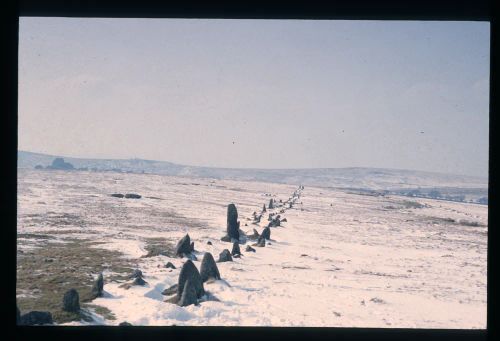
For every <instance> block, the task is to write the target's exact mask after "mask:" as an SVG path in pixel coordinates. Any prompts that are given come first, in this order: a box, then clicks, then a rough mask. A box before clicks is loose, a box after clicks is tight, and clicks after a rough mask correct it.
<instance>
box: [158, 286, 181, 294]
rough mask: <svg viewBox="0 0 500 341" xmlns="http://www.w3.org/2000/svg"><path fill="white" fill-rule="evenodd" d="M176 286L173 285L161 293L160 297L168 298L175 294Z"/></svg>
mask: <svg viewBox="0 0 500 341" xmlns="http://www.w3.org/2000/svg"><path fill="white" fill-rule="evenodd" d="M177 288H178V284H174V285H172V286H170V287H168V288H166V289H165V290H163V291H162V292H161V294H162V295H165V296H170V295H173V294H176V293H177Z"/></svg>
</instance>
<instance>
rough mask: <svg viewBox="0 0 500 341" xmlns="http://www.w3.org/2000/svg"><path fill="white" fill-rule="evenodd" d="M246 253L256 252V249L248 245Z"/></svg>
mask: <svg viewBox="0 0 500 341" xmlns="http://www.w3.org/2000/svg"><path fill="white" fill-rule="evenodd" d="M245 251H246V252H255V249H254V248H253V247H251V246H250V245H247V247H246V249H245Z"/></svg>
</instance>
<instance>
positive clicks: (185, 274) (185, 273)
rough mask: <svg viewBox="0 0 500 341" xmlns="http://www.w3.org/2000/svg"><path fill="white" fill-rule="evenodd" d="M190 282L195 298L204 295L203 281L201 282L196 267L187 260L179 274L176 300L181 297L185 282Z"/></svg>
mask: <svg viewBox="0 0 500 341" xmlns="http://www.w3.org/2000/svg"><path fill="white" fill-rule="evenodd" d="M188 280H189V281H191V284H192V285H193V286H194V288H195V289H196V296H197V297H198V298H200V297H201V296H203V295H204V294H205V289H204V288H203V281H202V280H201V276H200V273H199V272H198V269H197V268H196V266H195V265H194V264H193V262H191V261H190V260H187V261H186V262H185V263H184V264H183V265H182V269H181V272H180V273H179V281H178V282H177V299H178V300H179V299H180V298H181V297H182V290H183V289H184V286H185V284H186V282H187V281H188Z"/></svg>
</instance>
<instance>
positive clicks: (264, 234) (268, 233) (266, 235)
mask: <svg viewBox="0 0 500 341" xmlns="http://www.w3.org/2000/svg"><path fill="white" fill-rule="evenodd" d="M261 237H262V238H265V239H271V229H270V228H269V227H265V228H264V230H262V234H261Z"/></svg>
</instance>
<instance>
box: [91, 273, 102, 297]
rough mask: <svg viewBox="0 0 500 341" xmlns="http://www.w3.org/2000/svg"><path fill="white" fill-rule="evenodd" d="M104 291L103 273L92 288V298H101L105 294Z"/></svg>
mask: <svg viewBox="0 0 500 341" xmlns="http://www.w3.org/2000/svg"><path fill="white" fill-rule="evenodd" d="M103 290H104V277H103V276H102V273H100V274H99V276H98V277H97V279H96V280H95V282H94V285H93V286H92V296H93V297H101V296H102V294H103Z"/></svg>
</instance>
